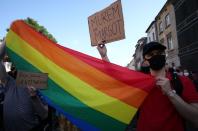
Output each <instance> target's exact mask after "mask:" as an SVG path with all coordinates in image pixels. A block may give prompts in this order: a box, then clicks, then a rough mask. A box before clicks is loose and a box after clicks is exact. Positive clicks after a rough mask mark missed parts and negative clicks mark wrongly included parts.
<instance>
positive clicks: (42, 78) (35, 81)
mask: <svg viewBox="0 0 198 131" xmlns="http://www.w3.org/2000/svg"><path fill="white" fill-rule="evenodd" d="M47 80H48V74H47V73H33V72H25V71H18V72H17V78H16V83H17V85H19V86H27V85H30V86H33V87H35V88H37V89H45V88H47Z"/></svg>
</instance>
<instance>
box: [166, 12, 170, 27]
mask: <svg viewBox="0 0 198 131" xmlns="http://www.w3.org/2000/svg"><path fill="white" fill-rule="evenodd" d="M165 24H166V27H168V26H169V25H170V15H169V14H167V15H166V17H165Z"/></svg>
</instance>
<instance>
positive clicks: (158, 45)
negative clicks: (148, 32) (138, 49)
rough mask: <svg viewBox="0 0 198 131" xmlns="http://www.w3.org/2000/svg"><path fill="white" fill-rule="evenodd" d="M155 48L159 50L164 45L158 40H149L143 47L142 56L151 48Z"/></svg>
mask: <svg viewBox="0 0 198 131" xmlns="http://www.w3.org/2000/svg"><path fill="white" fill-rule="evenodd" d="M156 49H159V50H163V51H164V50H165V49H166V47H165V46H164V45H162V44H160V43H159V42H150V43H148V44H145V45H144V47H143V57H144V56H145V55H146V54H147V53H148V52H150V51H152V50H156Z"/></svg>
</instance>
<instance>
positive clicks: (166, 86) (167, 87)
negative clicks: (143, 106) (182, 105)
mask: <svg viewBox="0 0 198 131" xmlns="http://www.w3.org/2000/svg"><path fill="white" fill-rule="evenodd" d="M156 85H158V86H159V87H160V88H161V91H162V93H163V94H166V95H168V94H169V92H170V91H172V89H171V84H170V80H169V79H168V78H165V77H158V78H156Z"/></svg>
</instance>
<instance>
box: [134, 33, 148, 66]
mask: <svg viewBox="0 0 198 131" xmlns="http://www.w3.org/2000/svg"><path fill="white" fill-rule="evenodd" d="M146 43H147V37H142V38H141V39H139V40H138V42H137V44H136V46H135V47H136V49H135V53H134V55H133V57H134V66H135V70H140V69H141V65H142V62H143V57H142V52H143V46H144V45H145V44H146Z"/></svg>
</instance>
